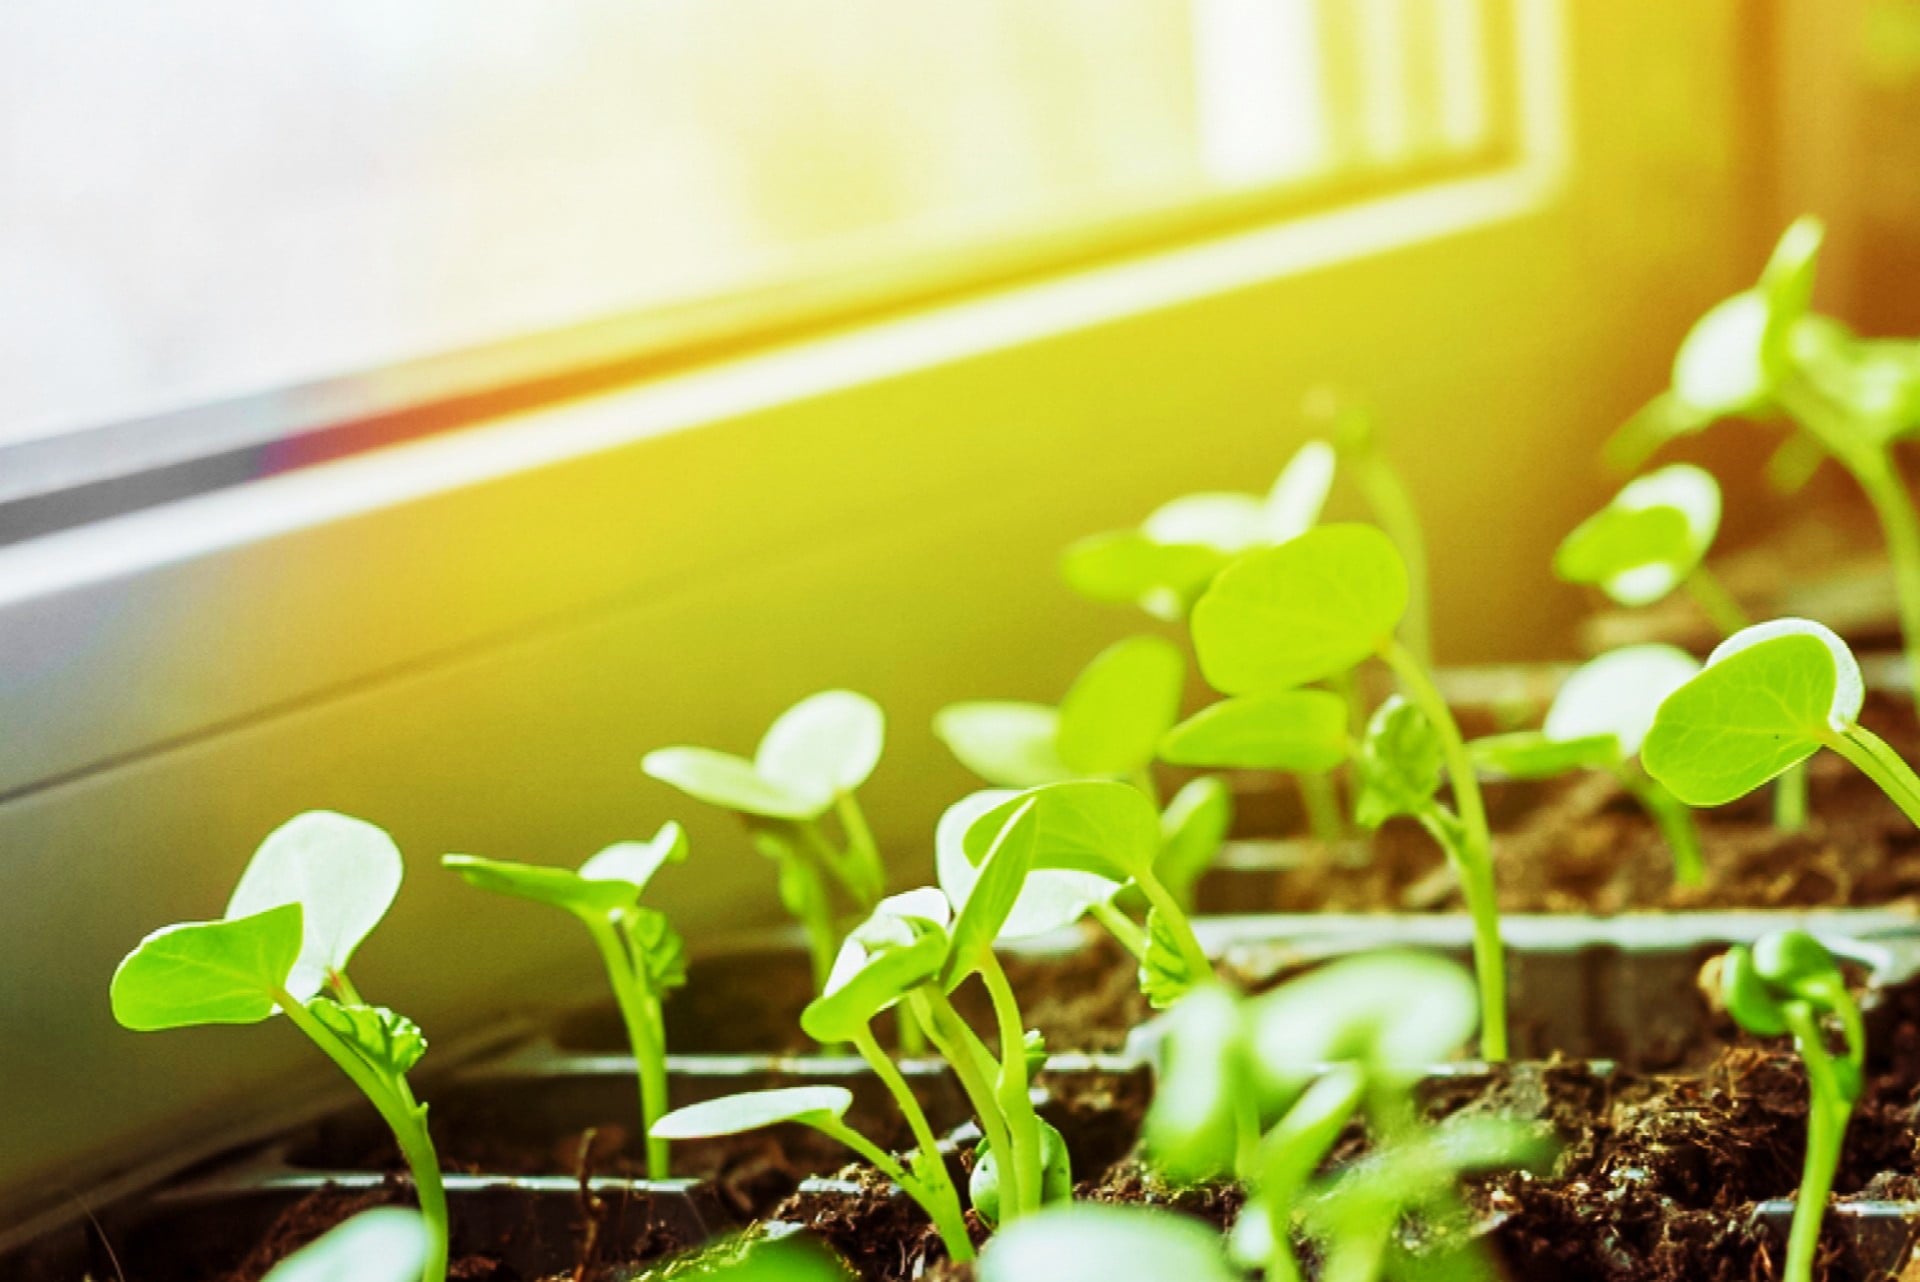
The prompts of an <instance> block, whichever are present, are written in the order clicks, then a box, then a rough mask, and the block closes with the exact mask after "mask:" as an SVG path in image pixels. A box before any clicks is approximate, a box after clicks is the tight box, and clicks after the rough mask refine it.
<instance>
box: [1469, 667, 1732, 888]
mask: <svg viewBox="0 0 1920 1282" xmlns="http://www.w3.org/2000/svg"><path fill="white" fill-rule="evenodd" d="M1699 670H1700V661H1699V660H1698V659H1695V658H1694V657H1693V656H1692V655H1690V654H1688V653H1686V652H1685V651H1683V650H1678V649H1675V648H1674V647H1673V646H1670V645H1631V646H1625V647H1623V648H1621V649H1618V650H1612V651H1609V652H1608V653H1606V654H1603V655H1601V656H1600V657H1599V658H1597V659H1594V660H1591V661H1590V662H1588V663H1586V664H1584V665H1583V666H1581V667H1580V668H1578V669H1576V670H1575V671H1574V672H1573V674H1572V675H1571V676H1569V677H1568V678H1567V679H1566V681H1565V682H1564V683H1563V684H1562V685H1561V687H1560V692H1559V693H1558V694H1557V695H1556V696H1555V697H1554V700H1553V705H1552V707H1550V708H1549V709H1548V710H1547V720H1546V724H1545V726H1544V727H1543V728H1542V729H1540V730H1523V731H1516V732H1514V733H1511V734H1503V735H1493V736H1490V737H1488V738H1485V739H1476V740H1474V741H1473V742H1472V743H1470V744H1468V745H1467V747H1468V750H1469V751H1470V752H1471V753H1472V754H1473V759H1474V761H1475V763H1476V764H1477V765H1479V766H1480V767H1481V768H1482V769H1483V770H1486V771H1488V772H1490V773H1493V774H1498V775H1503V776H1505V777H1507V778H1509V779H1548V778H1552V777H1553V776H1555V775H1560V774H1565V773H1567V772H1570V771H1575V770H1605V771H1609V772H1611V773H1612V774H1613V775H1614V776H1615V777H1616V778H1618V779H1619V780H1620V785H1621V787H1623V788H1625V789H1626V790H1627V792H1628V793H1629V794H1631V795H1632V796H1633V798H1634V799H1635V800H1636V801H1638V802H1639V803H1640V805H1641V807H1642V808H1643V809H1644V810H1645V811H1646V812H1647V814H1648V816H1649V817H1651V818H1652V820H1653V822H1654V823H1655V824H1656V825H1657V826H1658V827H1659V829H1660V832H1661V834H1662V835H1663V836H1665V837H1666V839H1667V846H1668V848H1669V849H1670V850H1672V851H1673V872H1674V878H1675V880H1677V881H1679V882H1680V883H1681V884H1682V885H1689V886H1691V885H1698V884H1699V883H1700V882H1701V881H1702V880H1703V879H1704V878H1705V876H1706V865H1705V862H1704V859H1703V857H1702V855H1701V852H1700V834H1699V832H1698V830H1697V829H1695V827H1694V824H1693V817H1692V816H1691V815H1690V814H1689V813H1688V812H1687V808H1686V807H1685V806H1684V805H1682V804H1681V803H1680V800H1679V799H1678V798H1676V797H1675V796H1674V795H1673V794H1672V793H1670V792H1668V791H1667V790H1666V789H1665V788H1663V787H1661V786H1660V784H1658V783H1657V782H1655V781H1654V780H1653V779H1652V778H1651V777H1650V776H1649V775H1648V774H1647V773H1646V771H1644V770H1642V769H1641V768H1640V766H1639V765H1638V764H1637V763H1636V762H1635V757H1636V755H1637V754H1638V753H1639V751H1640V745H1641V744H1642V743H1643V742H1644V741H1645V740H1646V737H1647V731H1649V730H1650V729H1652V728H1653V718H1654V714H1655V712H1656V711H1658V710H1659V707H1660V703H1661V701H1662V700H1663V699H1665V698H1666V697H1667V696H1668V695H1669V694H1671V693H1672V692H1673V691H1674V690H1676V689H1678V688H1679V687H1680V686H1681V685H1683V684H1685V683H1686V682H1687V680H1688V679H1690V678H1691V677H1692V676H1693V675H1694V674H1695V673H1696V672H1698V671H1699Z"/></svg>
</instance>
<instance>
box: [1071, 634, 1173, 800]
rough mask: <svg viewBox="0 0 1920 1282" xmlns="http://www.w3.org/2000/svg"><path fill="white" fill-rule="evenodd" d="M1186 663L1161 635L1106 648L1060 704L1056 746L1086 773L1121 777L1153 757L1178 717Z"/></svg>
mask: <svg viewBox="0 0 1920 1282" xmlns="http://www.w3.org/2000/svg"><path fill="white" fill-rule="evenodd" d="M1186 675H1187V664H1186V660H1185V659H1183V658H1182V657H1181V655H1180V651H1179V649H1178V648H1177V647H1176V646H1175V645H1174V644H1173V643H1172V642H1171V641H1167V640H1164V639H1162V638H1160V637H1129V638H1128V639H1127V640H1125V641H1120V642H1117V643H1115V644H1114V645H1111V646H1109V647H1107V648H1106V649H1105V650H1103V651H1101V652H1100V653H1099V654H1098V655H1097V656H1095V658H1094V660H1093V662H1092V663H1089V664H1088V665H1087V666H1086V668H1085V670H1083V671H1082V672H1081V673H1080V676H1079V677H1078V679H1076V680H1075V681H1074V683H1073V687H1072V688H1071V689H1070V690H1068V691H1067V696H1066V698H1065V699H1063V700H1061V702H1060V722H1059V729H1058V731H1057V734H1056V737H1055V740H1054V746H1055V749H1056V751H1057V752H1058V753H1059V758H1060V760H1061V761H1062V762H1063V763H1064V764H1065V765H1066V766H1067V767H1068V768H1069V769H1070V770H1073V771H1075V772H1076V773H1078V774H1083V775H1122V774H1128V773H1131V772H1132V771H1135V770H1140V769H1142V768H1144V767H1146V766H1147V765H1149V764H1151V762H1152V761H1153V753H1154V748H1155V747H1156V746H1157V745H1158V744H1159V742H1160V736H1161V735H1163V734H1165V733H1166V730H1167V727H1169V726H1171V725H1172V724H1173V723H1174V721H1175V719H1177V718H1178V717H1179V715H1180V693H1181V688H1182V686H1183V685H1184V683H1185V681H1186Z"/></svg>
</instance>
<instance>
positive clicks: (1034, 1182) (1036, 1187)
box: [980, 950, 1045, 1223]
mask: <svg viewBox="0 0 1920 1282" xmlns="http://www.w3.org/2000/svg"><path fill="white" fill-rule="evenodd" d="M980 978H981V980H982V981H984V982H985V984H986V986H987V996H988V997H989V998H991V999H992V1001H993V1015H994V1020H995V1022H996V1023H997V1024H998V1025H999V1035H1000V1080H999V1083H998V1091H997V1093H998V1095H999V1097H1000V1108H1001V1110H1002V1111H1003V1112H1004V1113H1005V1114H1006V1115H1007V1134H1008V1138H1010V1139H1011V1140H1012V1141H1013V1153H1012V1161H1013V1163H1014V1165H1015V1167H1016V1168H1017V1169H1018V1171H1019V1173H1020V1191H1021V1193H1022V1194H1023V1195H1024V1197H1025V1199H1026V1200H1025V1201H1024V1202H1023V1203H1021V1205H1020V1207H1019V1213H1020V1214H1026V1213H1027V1212H1029V1211H1037V1210H1039V1209H1040V1203H1041V1201H1042V1199H1043V1198H1044V1196H1045V1191H1044V1189H1043V1184H1044V1176H1043V1171H1044V1165H1043V1163H1042V1161H1041V1153H1040V1119H1039V1117H1038V1116H1036V1115H1035V1113H1034V1111H1033V1098H1032V1096H1030V1095H1029V1094H1028V1093H1027V1053H1026V1052H1027V1047H1026V1037H1027V1034H1026V1026H1025V1024H1024V1023H1023V1022H1022V1021H1021V1019H1020V1005H1019V1003H1018V1002H1017V1001H1015V1000H1014V996H1013V985H1011V984H1009V983H1008V982H1007V972H1006V971H1005V970H1003V969H1001V966H1000V959H999V958H997V957H995V956H994V955H993V953H992V951H991V950H988V951H987V952H986V954H985V957H984V959H983V960H982V961H981V964H980ZM1002 1160H1003V1161H1004V1160H1006V1159H1002ZM1003 1202H1004V1199H1003ZM1000 1218H1001V1222H1002V1223H1005V1222H1006V1221H1007V1220H1008V1219H1011V1218H1012V1216H1011V1214H1009V1213H1008V1212H1007V1211H1006V1209H1005V1207H1004V1205H1003V1206H1002V1210H1001V1216H1000Z"/></svg>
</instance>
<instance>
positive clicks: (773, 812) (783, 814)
mask: <svg viewBox="0 0 1920 1282" xmlns="http://www.w3.org/2000/svg"><path fill="white" fill-rule="evenodd" d="M640 768H641V769H642V770H644V771H646V772H647V774H648V775H650V776H652V777H653V778H655V779H658V780H659V781H660V782H661V783H664V784H666V785H668V786H669V787H673V788H678V789H679V790H680V791H681V792H684V793H686V794H687V795H688V796H689V797H692V798H693V799H694V800H695V801H704V802H706V803H707V804H708V805H709V806H718V807H719V808H720V809H722V810H732V811H736V812H738V813H740V814H743V815H758V816H759V817H761V818H763V819H788V820H801V819H814V818H817V817H818V816H819V815H820V814H821V813H822V812H823V811H825V810H826V808H827V805H828V803H827V802H823V801H820V800H819V799H818V798H817V797H814V796H811V795H808V794H803V793H799V792H795V791H794V790H792V789H790V788H787V787H785V786H783V785H781V784H776V783H773V782H771V781H769V780H767V779H763V778H761V776H760V772H759V771H758V770H756V769H754V765H753V763H752V762H751V761H748V760H746V759H745V758H743V757H736V756H734V755H733V754H732V753H728V752H715V751H714V750H713V749H711V748H657V749H655V750H654V751H652V752H649V753H648V754H647V755H646V756H645V757H644V758H642V760H641V762H640Z"/></svg>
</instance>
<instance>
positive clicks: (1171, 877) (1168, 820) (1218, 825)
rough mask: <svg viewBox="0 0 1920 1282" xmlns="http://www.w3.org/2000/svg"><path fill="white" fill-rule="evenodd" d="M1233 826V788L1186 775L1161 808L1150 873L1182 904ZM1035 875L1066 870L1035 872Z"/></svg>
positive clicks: (1204, 777) (1219, 781)
mask: <svg viewBox="0 0 1920 1282" xmlns="http://www.w3.org/2000/svg"><path fill="white" fill-rule="evenodd" d="M1232 830H1233V789H1231V788H1229V787H1227V784H1226V781H1225V780H1223V779H1218V778H1215V777H1214V776H1212V775H1202V776H1200V777H1199V778H1198V779H1189V780H1188V781H1187V782H1186V784H1185V785H1184V786H1183V787H1182V788H1181V789H1180V791H1179V792H1176V793H1174V794H1173V800H1171V801H1169V802H1168V803H1167V806H1166V809H1164V810H1162V811H1161V812H1160V853H1159V854H1158V855H1155V856H1154V860H1153V875H1154V876H1155V877H1158V878H1159V879H1160V884H1161V885H1163V886H1165V887H1166V888H1167V889H1168V891H1170V892H1171V893H1172V894H1173V897H1174V898H1175V899H1177V900H1179V901H1180V902H1181V903H1182V904H1183V905H1184V904H1187V903H1190V902H1191V901H1192V898H1193V886H1194V883H1195V882H1197V881H1199V880H1200V874H1202V873H1204V872H1205V871H1206V870H1207V869H1208V868H1209V867H1210V866H1211V865H1212V864H1213V860H1214V856H1216V855H1218V854H1219V853H1220V847H1221V845H1222V844H1223V843H1224V842H1225V841H1226V839H1227V834H1228V833H1229V832H1231V831H1232ZM1034 875H1035V876H1047V875H1053V876H1065V875H1068V874H1061V873H1055V874H1046V873H1035V874H1034Z"/></svg>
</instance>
